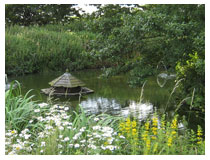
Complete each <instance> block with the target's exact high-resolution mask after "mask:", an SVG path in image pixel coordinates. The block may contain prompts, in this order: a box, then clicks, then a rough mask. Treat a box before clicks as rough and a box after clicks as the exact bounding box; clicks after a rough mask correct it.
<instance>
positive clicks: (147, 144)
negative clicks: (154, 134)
mask: <svg viewBox="0 0 210 160" xmlns="http://www.w3.org/2000/svg"><path fill="white" fill-rule="evenodd" d="M150 146H151V141H150V139H149V138H147V140H146V147H147V150H149V149H150Z"/></svg>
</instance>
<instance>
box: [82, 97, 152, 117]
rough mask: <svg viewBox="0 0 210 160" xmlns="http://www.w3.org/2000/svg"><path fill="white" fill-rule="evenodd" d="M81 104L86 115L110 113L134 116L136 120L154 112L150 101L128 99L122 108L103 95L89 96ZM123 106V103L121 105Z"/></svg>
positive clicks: (113, 100)
mask: <svg viewBox="0 0 210 160" xmlns="http://www.w3.org/2000/svg"><path fill="white" fill-rule="evenodd" d="M80 104H81V106H82V107H83V109H84V110H85V112H86V113H87V114H88V115H92V114H100V113H108V114H112V115H121V116H123V117H128V116H134V117H136V118H137V119H138V120H140V121H142V120H146V119H147V118H148V117H149V116H152V115H153V113H154V106H153V105H152V104H151V103H138V102H135V101H130V102H129V103H127V104H125V105H128V106H125V107H124V108H123V107H122V105H121V104H120V103H118V102H117V101H116V100H115V99H108V98H103V97H97V98H89V99H87V100H85V101H82V102H81V103H80ZM123 106H124V105H123Z"/></svg>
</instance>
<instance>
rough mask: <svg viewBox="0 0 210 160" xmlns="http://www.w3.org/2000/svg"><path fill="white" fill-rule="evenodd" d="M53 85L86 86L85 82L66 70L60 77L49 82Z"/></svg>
mask: <svg viewBox="0 0 210 160" xmlns="http://www.w3.org/2000/svg"><path fill="white" fill-rule="evenodd" d="M49 84H50V85H51V86H52V87H65V88H74V87H79V86H81V87H82V86H85V83H83V82H82V81H80V80H79V79H77V78H76V77H74V76H72V75H71V74H70V73H68V72H66V73H64V74H63V75H61V76H60V77H58V78H56V79H54V80H53V81H51V82H49Z"/></svg>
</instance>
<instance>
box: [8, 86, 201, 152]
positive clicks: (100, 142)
mask: <svg viewBox="0 0 210 160" xmlns="http://www.w3.org/2000/svg"><path fill="white" fill-rule="evenodd" d="M14 91H15V90H12V89H10V90H9V91H7V92H6V131H5V132H6V135H5V138H6V139H5V144H6V146H5V148H6V151H5V152H6V154H9V155H11V154H13V155H14V154H34V155H52V154H56V155H82V154H84V155H96V154H100V155H104V154H109V155H110V154H112V155H146V154H147V155H148V154H149V155H151V154H155V155H156V154H157V155H159V154H161V155H169V154H173V155H174V154H176V155H181V154H183V155H186V154H188V155H192V154H205V140H204V139H203V131H202V128H201V127H200V126H198V128H197V131H193V130H188V129H185V130H184V132H183V131H182V132H180V131H179V124H180V123H181V122H182V121H181V117H179V116H178V115H176V116H174V118H173V119H172V120H171V121H167V120H166V119H167V118H166V115H163V116H162V117H158V116H157V115H154V116H153V117H152V118H151V119H147V120H146V121H145V122H139V121H137V120H136V118H135V117H127V118H123V117H120V116H119V117H116V116H115V117H114V116H110V115H106V114H101V115H98V116H94V115H92V116H86V114H85V112H84V111H83V109H82V106H80V112H79V113H76V112H73V113H72V112H69V107H68V106H60V105H51V104H46V103H41V104H38V103H36V102H33V101H32V100H31V97H28V96H27V94H26V95H25V96H22V95H21V94H20V93H21V91H20V87H19V89H18V90H16V91H17V92H14ZM29 113H30V114H29Z"/></svg>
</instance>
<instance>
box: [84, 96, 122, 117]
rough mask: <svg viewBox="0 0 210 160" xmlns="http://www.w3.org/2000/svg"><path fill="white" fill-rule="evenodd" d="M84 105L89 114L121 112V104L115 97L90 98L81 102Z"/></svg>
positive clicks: (114, 113)
mask: <svg viewBox="0 0 210 160" xmlns="http://www.w3.org/2000/svg"><path fill="white" fill-rule="evenodd" d="M81 105H82V107H83V108H84V110H85V112H86V113H87V114H88V115H91V114H100V113H109V114H113V115H117V114H119V113H120V110H121V105H120V104H119V103H117V101H116V100H115V99H108V98H102V97H97V98H89V99H87V100H85V101H82V102H81Z"/></svg>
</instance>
